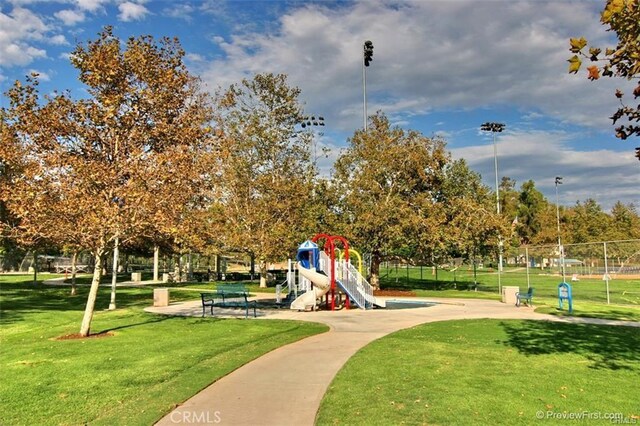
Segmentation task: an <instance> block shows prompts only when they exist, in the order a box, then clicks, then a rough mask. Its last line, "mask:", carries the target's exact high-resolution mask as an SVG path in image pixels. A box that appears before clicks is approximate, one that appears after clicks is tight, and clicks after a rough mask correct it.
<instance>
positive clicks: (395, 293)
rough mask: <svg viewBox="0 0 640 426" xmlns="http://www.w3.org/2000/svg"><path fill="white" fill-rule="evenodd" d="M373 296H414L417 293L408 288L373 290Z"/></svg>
mask: <svg viewBox="0 0 640 426" xmlns="http://www.w3.org/2000/svg"><path fill="white" fill-rule="evenodd" d="M373 295H374V296H387V297H396V296H400V297H416V296H417V295H416V294H415V293H414V292H413V291H409V290H393V289H390V290H374V291H373Z"/></svg>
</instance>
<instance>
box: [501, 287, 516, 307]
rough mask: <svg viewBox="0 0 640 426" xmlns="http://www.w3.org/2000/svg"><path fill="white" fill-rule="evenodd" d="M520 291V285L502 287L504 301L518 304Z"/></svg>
mask: <svg viewBox="0 0 640 426" xmlns="http://www.w3.org/2000/svg"><path fill="white" fill-rule="evenodd" d="M519 292H520V287H516V286H508V285H507V286H504V287H502V303H506V304H508V305H509V304H510V305H515V304H516V299H517V298H516V293H519Z"/></svg>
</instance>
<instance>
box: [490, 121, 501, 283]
mask: <svg viewBox="0 0 640 426" xmlns="http://www.w3.org/2000/svg"><path fill="white" fill-rule="evenodd" d="M491 133H492V135H493V165H494V168H495V172H496V173H495V174H496V211H497V212H498V216H500V186H499V185H498V146H497V144H496V133H495V131H492V132H491ZM501 274H502V236H501V235H500V236H499V237H498V293H499V294H502V277H501Z"/></svg>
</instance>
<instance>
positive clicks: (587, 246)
mask: <svg viewBox="0 0 640 426" xmlns="http://www.w3.org/2000/svg"><path fill="white" fill-rule="evenodd" d="M505 262H506V265H505V268H504V275H505V276H506V277H508V276H509V275H514V276H520V279H519V280H518V281H519V282H522V283H526V285H527V287H534V288H536V289H537V290H539V291H538V292H537V294H538V295H540V296H546V297H556V296H557V285H556V286H550V285H549V284H550V282H553V281H557V283H556V284H559V283H561V282H567V283H569V284H571V285H572V288H573V295H574V298H576V299H580V298H582V299H583V300H589V301H594V302H604V303H619V304H631V305H638V306H640V240H624V241H602V242H594V243H583V244H565V245H563V246H562V247H561V248H559V247H558V245H557V244H555V245H541V246H528V247H518V248H514V249H511V250H508V251H507V252H506V254H505ZM507 281H512V280H509V279H508V280H507Z"/></svg>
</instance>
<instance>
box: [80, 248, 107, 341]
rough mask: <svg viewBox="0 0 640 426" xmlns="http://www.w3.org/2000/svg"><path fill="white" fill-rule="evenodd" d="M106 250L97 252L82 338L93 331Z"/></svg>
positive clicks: (85, 310)
mask: <svg viewBox="0 0 640 426" xmlns="http://www.w3.org/2000/svg"><path fill="white" fill-rule="evenodd" d="M104 250H105V249H104V246H103V247H100V248H99V249H98V250H96V252H95V259H96V265H95V266H94V268H93V280H92V281H91V288H90V289H89V297H88V298H87V306H86V307H85V309H84V317H82V325H81V326H80V336H82V337H87V336H88V335H89V332H90V331H91V320H92V319H93V310H94V308H95V305H96V298H97V296H98V287H99V286H100V277H101V276H102V257H103V255H104Z"/></svg>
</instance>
